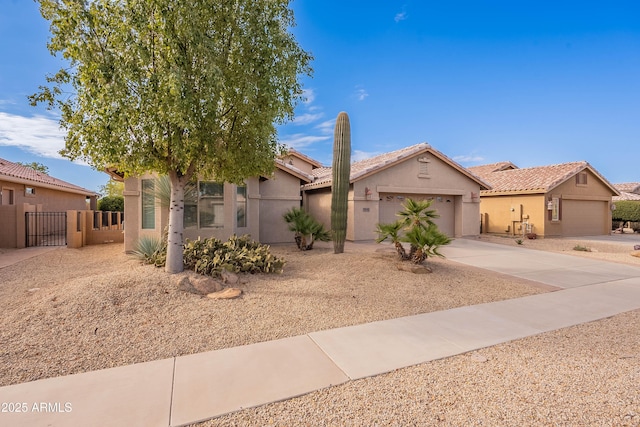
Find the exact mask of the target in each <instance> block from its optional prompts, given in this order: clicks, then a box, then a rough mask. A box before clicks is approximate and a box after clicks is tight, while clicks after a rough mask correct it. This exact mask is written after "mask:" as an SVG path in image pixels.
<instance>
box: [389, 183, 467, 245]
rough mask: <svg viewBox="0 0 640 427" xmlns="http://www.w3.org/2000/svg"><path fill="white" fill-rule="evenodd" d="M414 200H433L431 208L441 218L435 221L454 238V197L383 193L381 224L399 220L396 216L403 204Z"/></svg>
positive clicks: (441, 229)
mask: <svg viewBox="0 0 640 427" xmlns="http://www.w3.org/2000/svg"><path fill="white" fill-rule="evenodd" d="M408 197H410V198H412V199H414V200H424V199H432V200H433V204H432V205H431V207H432V208H433V209H435V210H436V212H437V213H438V215H440V218H437V219H435V220H434V221H433V222H435V223H436V225H437V226H438V228H439V229H440V231H442V232H443V233H445V234H446V235H447V236H450V237H453V236H454V233H455V208H454V206H455V203H454V196H430V195H424V194H419V195H416V194H397V193H393V194H392V193H381V194H380V199H381V200H380V211H379V212H380V220H379V221H380V222H381V223H391V222H395V221H397V220H398V216H397V215H396V214H397V213H398V212H400V211H401V210H402V209H403V208H402V204H403V203H404V201H405V200H406V199H407V198H408Z"/></svg>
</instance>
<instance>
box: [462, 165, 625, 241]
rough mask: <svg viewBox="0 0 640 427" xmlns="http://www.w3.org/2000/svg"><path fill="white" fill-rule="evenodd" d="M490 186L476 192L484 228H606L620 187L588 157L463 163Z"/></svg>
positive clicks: (567, 231)
mask: <svg viewBox="0 0 640 427" xmlns="http://www.w3.org/2000/svg"><path fill="white" fill-rule="evenodd" d="M468 169H469V170H470V171H471V172H472V173H474V174H475V175H478V176H479V177H481V178H483V179H484V180H485V181H487V182H488V183H489V184H490V185H491V187H492V189H490V190H483V191H482V192H481V193H480V198H481V203H480V211H481V214H482V219H483V220H482V230H483V232H484V233H498V234H510V235H523V234H524V233H535V234H536V235H538V236H547V237H551V236H554V237H555V236H586V235H603V234H609V233H610V230H611V207H612V206H611V205H612V197H614V196H618V195H619V192H618V190H616V189H615V187H614V186H613V185H612V184H610V183H609V182H608V181H607V180H606V179H605V178H604V177H603V176H602V175H601V174H600V173H598V171H596V170H595V169H594V168H593V167H592V166H591V165H590V164H589V163H587V162H584V161H583V162H573V163H563V164H557V165H549V166H539V167H531V168H523V169H520V168H518V167H517V166H515V165H514V164H513V163H511V162H502V163H495V164H492V165H484V166H475V167H470V168H468Z"/></svg>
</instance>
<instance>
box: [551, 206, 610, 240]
mask: <svg viewBox="0 0 640 427" xmlns="http://www.w3.org/2000/svg"><path fill="white" fill-rule="evenodd" d="M607 208H608V204H607V202H602V201H593V200H566V199H565V200H563V201H562V234H563V235H565V236H590V235H599V234H606V231H605V223H606V216H607Z"/></svg>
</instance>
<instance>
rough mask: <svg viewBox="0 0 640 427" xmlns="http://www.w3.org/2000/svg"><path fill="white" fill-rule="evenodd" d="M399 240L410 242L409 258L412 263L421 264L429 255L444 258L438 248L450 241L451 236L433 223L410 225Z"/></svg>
mask: <svg viewBox="0 0 640 427" xmlns="http://www.w3.org/2000/svg"><path fill="white" fill-rule="evenodd" d="M401 240H402V241H403V242H407V243H410V244H411V248H412V249H413V250H412V254H411V256H410V257H409V258H410V259H411V261H412V262H413V263H414V264H422V263H423V262H424V261H425V260H426V259H427V258H428V257H430V256H439V257H441V258H444V255H442V254H441V253H440V252H438V248H439V247H440V246H443V245H448V244H449V243H451V238H450V237H449V236H447V235H446V234H444V233H442V232H441V231H440V230H438V227H437V226H436V225H435V224H434V225H431V226H429V227H422V226H415V227H412V228H411V229H409V231H407V233H406V234H405V235H404V237H403V238H402V239H401ZM414 248H415V249H414Z"/></svg>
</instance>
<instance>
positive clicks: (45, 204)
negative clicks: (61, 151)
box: [0, 158, 97, 248]
mask: <svg viewBox="0 0 640 427" xmlns="http://www.w3.org/2000/svg"><path fill="white" fill-rule="evenodd" d="M96 198H97V194H96V193H95V192H94V191H90V190H87V189H85V188H82V187H79V186H77V185H74V184H71V183H68V182H66V181H63V180H61V179H57V178H54V177H52V176H50V175H47V174H45V173H42V172H38V171H36V170H34V169H31V168H29V167H26V166H22V165H19V164H17V163H13V162H10V161H8V160H5V159H1V158H0V248H23V247H25V219H24V218H25V213H26V212H65V211H68V210H87V209H95V207H96Z"/></svg>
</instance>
